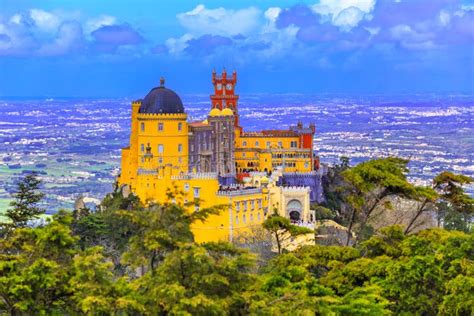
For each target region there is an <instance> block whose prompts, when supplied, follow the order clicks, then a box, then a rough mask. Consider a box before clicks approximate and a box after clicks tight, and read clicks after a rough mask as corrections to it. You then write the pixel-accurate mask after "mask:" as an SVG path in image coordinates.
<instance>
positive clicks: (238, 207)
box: [235, 202, 240, 212]
mask: <svg viewBox="0 0 474 316" xmlns="http://www.w3.org/2000/svg"><path fill="white" fill-rule="evenodd" d="M235 210H236V211H237V212H239V211H240V202H235Z"/></svg>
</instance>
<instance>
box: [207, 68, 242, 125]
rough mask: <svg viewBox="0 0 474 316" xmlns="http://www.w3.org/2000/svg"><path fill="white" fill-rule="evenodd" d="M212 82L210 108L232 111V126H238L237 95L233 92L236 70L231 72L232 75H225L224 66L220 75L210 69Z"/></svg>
mask: <svg viewBox="0 0 474 316" xmlns="http://www.w3.org/2000/svg"><path fill="white" fill-rule="evenodd" d="M212 84H213V86H214V94H213V95H211V102H212V108H218V109H219V110H222V109H225V108H229V109H231V110H232V111H233V112H234V119H235V121H234V126H235V127H239V113H238V109H237V102H238V100H239V96H238V95H236V94H234V92H235V85H236V84H237V72H235V70H234V71H233V72H232V76H229V77H228V76H227V72H226V70H225V68H224V70H223V71H222V75H220V76H219V75H216V71H215V70H214V71H212Z"/></svg>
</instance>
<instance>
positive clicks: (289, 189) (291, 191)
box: [281, 186, 311, 193]
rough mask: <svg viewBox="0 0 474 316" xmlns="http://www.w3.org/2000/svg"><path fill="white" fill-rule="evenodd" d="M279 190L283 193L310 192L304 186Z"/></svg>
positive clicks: (308, 188) (309, 189)
mask: <svg viewBox="0 0 474 316" xmlns="http://www.w3.org/2000/svg"><path fill="white" fill-rule="evenodd" d="M281 190H282V191H283V192H284V193H307V192H310V191H311V188H310V187H306V186H289V187H281Z"/></svg>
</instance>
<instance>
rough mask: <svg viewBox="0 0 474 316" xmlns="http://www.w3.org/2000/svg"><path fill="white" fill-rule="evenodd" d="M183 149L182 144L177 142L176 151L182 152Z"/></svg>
mask: <svg viewBox="0 0 474 316" xmlns="http://www.w3.org/2000/svg"><path fill="white" fill-rule="evenodd" d="M182 151H183V145H182V144H178V152H179V153H180V152H182Z"/></svg>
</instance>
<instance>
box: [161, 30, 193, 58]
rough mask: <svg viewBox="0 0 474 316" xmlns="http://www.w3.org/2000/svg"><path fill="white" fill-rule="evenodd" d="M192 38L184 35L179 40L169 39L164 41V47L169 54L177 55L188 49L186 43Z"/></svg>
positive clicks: (189, 35)
mask: <svg viewBox="0 0 474 316" xmlns="http://www.w3.org/2000/svg"><path fill="white" fill-rule="evenodd" d="M192 38H193V36H192V35H191V34H184V35H183V36H181V37H180V38H169V39H167V40H166V42H165V46H166V48H168V52H169V53H170V54H173V55H179V54H181V52H182V51H183V50H185V49H186V47H188V44H187V42H188V41H189V40H190V39H192Z"/></svg>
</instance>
